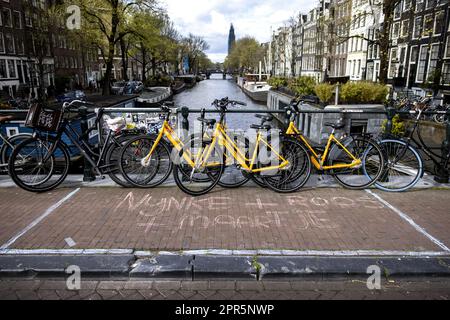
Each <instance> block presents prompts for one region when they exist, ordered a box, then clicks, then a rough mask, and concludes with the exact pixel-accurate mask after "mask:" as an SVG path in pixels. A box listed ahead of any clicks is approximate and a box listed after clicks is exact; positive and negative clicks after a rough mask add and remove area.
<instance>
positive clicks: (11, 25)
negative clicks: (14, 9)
mask: <svg viewBox="0 0 450 320" xmlns="http://www.w3.org/2000/svg"><path fill="white" fill-rule="evenodd" d="M5 10H7V11H9V21H10V22H11V24H10V25H9V26H8V25H6V24H5V25H3V26H4V27H5V28H12V27H13V21H12V13H11V9H10V8H2V16H3V11H5Z"/></svg>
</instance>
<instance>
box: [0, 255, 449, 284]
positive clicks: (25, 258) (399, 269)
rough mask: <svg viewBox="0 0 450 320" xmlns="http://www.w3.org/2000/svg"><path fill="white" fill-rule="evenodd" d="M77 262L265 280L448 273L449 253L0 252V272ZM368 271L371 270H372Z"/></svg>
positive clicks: (62, 268)
mask: <svg viewBox="0 0 450 320" xmlns="http://www.w3.org/2000/svg"><path fill="white" fill-rule="evenodd" d="M69 266H78V267H79V268H80V271H81V274H82V275H84V276H88V277H106V278H108V277H125V278H130V279H143V278H150V279H178V280H180V279H181V280H208V279H210V280H213V279H239V280H261V279H263V278H264V279H265V280H270V279H274V280H275V279H287V278H289V279H300V278H305V277H319V278H323V277H333V276H336V277H349V276H364V277H367V275H368V274H369V273H368V268H369V267H370V266H378V267H379V270H380V272H381V275H382V276H384V277H403V276H440V277H448V276H450V256H443V257H398V256H397V257H360V256H358V257H354V256H352V257H325V256H322V257H320V256H318V257H302V256H253V257H252V256H210V255H197V256H196V255H175V254H173V255H155V256H151V257H150V256H149V257H145V258H137V257H136V256H135V255H134V254H122V255H114V254H112V255H105V254H102V255H2V256H0V277H23V276H44V277H46V276H57V277H67V276H68V273H66V270H67V268H68V267H69ZM372 272H373V271H372Z"/></svg>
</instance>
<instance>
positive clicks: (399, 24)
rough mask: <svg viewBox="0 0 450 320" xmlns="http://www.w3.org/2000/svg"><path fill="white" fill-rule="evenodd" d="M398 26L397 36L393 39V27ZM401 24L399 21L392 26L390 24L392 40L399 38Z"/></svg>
mask: <svg viewBox="0 0 450 320" xmlns="http://www.w3.org/2000/svg"><path fill="white" fill-rule="evenodd" d="M396 25H397V26H398V33H397V36H395V37H394V30H395V26H396ZM401 33H402V32H401V23H400V21H397V22H394V23H393V24H392V33H391V39H392V40H395V39H398V38H400V35H401Z"/></svg>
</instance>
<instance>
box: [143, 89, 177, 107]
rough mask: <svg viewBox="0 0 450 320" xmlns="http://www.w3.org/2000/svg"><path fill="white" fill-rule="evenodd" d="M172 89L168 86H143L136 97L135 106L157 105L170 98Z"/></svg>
mask: <svg viewBox="0 0 450 320" xmlns="http://www.w3.org/2000/svg"><path fill="white" fill-rule="evenodd" d="M172 96H173V94H172V89H171V88H170V87H151V88H145V89H144V90H143V92H142V93H141V94H140V95H139V97H138V98H137V99H136V106H137V107H144V108H145V107H157V106H159V105H160V104H161V103H163V102H165V101H167V100H170V99H172Z"/></svg>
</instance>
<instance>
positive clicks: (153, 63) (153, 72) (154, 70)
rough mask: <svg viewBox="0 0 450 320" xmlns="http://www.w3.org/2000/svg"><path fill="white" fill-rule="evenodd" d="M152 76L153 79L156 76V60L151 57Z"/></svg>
mask: <svg viewBox="0 0 450 320" xmlns="http://www.w3.org/2000/svg"><path fill="white" fill-rule="evenodd" d="M151 61H152V75H153V77H155V76H156V58H155V57H153V56H152V60H151Z"/></svg>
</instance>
